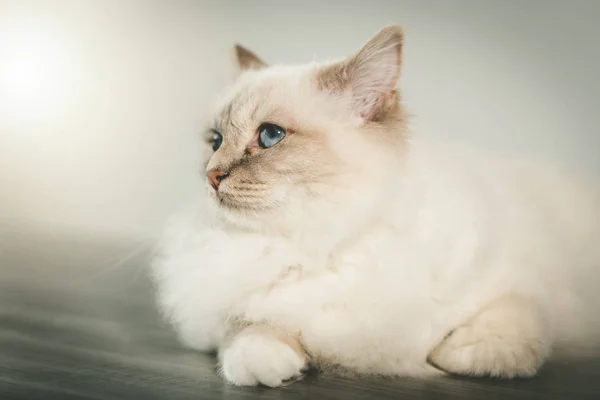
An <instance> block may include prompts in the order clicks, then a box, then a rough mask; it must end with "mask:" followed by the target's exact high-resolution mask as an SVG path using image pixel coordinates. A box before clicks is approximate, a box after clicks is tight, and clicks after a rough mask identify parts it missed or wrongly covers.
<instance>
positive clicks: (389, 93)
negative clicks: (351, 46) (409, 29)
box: [318, 25, 404, 121]
mask: <svg viewBox="0 0 600 400" xmlns="http://www.w3.org/2000/svg"><path fill="white" fill-rule="evenodd" d="M403 41H404V34H403V31H402V28H400V27H399V26H396V25H393V26H388V27H386V28H383V29H382V30H381V31H379V33H377V34H376V35H375V36H374V37H373V38H372V39H371V40H369V42H368V43H367V44H366V45H364V46H363V48H362V49H360V51H359V52H358V53H356V55H354V56H353V57H350V58H349V59H347V60H346V61H344V62H342V63H338V64H334V65H332V66H329V67H326V68H325V69H324V70H323V71H321V73H320V74H319V77H318V80H319V85H320V86H321V87H322V88H324V89H327V90H329V91H332V92H334V93H338V94H342V95H346V96H350V97H351V98H350V106H351V108H352V111H353V112H354V113H355V114H357V115H359V116H361V117H362V118H363V119H364V120H366V121H372V120H376V119H377V118H379V117H381V116H382V115H384V114H385V112H386V111H387V110H388V109H389V108H390V107H391V105H392V104H393V102H394V101H395V93H396V85H397V83H398V79H399V77H400V67H401V64H402V45H403Z"/></svg>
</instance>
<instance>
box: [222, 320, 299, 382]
mask: <svg viewBox="0 0 600 400" xmlns="http://www.w3.org/2000/svg"><path fill="white" fill-rule="evenodd" d="M295 344H296V343H294V342H290V340H289V339H288V338H283V337H279V336H278V335H276V334H274V332H269V331H265V330H263V329H258V330H255V329H251V328H250V329H246V330H245V331H242V332H241V333H240V334H238V335H237V336H236V337H235V338H234V339H233V341H232V342H231V344H230V345H229V346H228V347H227V348H226V349H224V350H223V351H222V353H221V355H220V359H221V371H222V373H223V375H224V376H225V379H227V381H229V382H230V383H233V384H234V385H238V386H257V385H259V384H260V385H265V386H270V387H279V386H281V385H282V384H285V383H287V382H289V381H295V380H298V379H300V378H302V377H303V375H304V372H305V370H306V368H307V357H306V355H305V354H304V353H303V352H302V351H301V348H300V346H296V345H295Z"/></svg>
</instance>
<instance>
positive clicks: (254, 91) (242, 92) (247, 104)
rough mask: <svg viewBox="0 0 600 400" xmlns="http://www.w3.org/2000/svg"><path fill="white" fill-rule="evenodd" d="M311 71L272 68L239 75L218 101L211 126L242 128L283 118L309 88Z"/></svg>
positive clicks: (308, 67)
mask: <svg viewBox="0 0 600 400" xmlns="http://www.w3.org/2000/svg"><path fill="white" fill-rule="evenodd" d="M311 71H312V68H310V66H276V67H269V68H266V69H264V70H260V71H248V72H245V73H243V74H241V75H240V77H239V78H238V79H237V80H236V82H235V83H234V85H233V86H232V87H231V88H230V89H229V90H228V91H227V92H226V93H225V95H224V96H223V97H222V98H221V99H220V101H219V102H218V106H217V112H216V115H215V123H216V124H217V125H218V126H219V127H228V126H232V127H235V128H238V129H243V128H244V125H247V124H249V123H251V122H255V121H256V120H277V119H278V118H285V116H286V114H289V111H290V110H291V109H293V103H294V102H295V101H298V100H299V99H298V98H299V96H301V94H302V93H303V92H306V90H304V89H306V88H307V86H310V82H311V80H310V77H311V75H310V73H311Z"/></svg>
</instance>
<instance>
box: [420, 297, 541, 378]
mask: <svg viewBox="0 0 600 400" xmlns="http://www.w3.org/2000/svg"><path fill="white" fill-rule="evenodd" d="M545 330H546V329H545V326H544V323H543V320H542V319H541V318H540V315H539V313H537V310H536V309H535V306H534V305H533V304H531V303H529V302H527V301H526V300H524V299H521V298H508V299H502V301H499V302H497V303H495V304H493V305H492V306H491V307H489V308H488V309H485V310H484V311H483V312H481V313H480V314H479V315H477V316H476V317H475V318H473V319H472V320H471V321H469V322H468V323H466V324H465V325H463V326H460V327H458V328H457V329H455V330H454V331H453V332H452V333H451V334H450V335H449V336H448V337H446V338H445V339H444V340H443V341H442V342H441V343H440V344H438V345H437V346H436V347H435V348H434V349H433V350H432V351H431V353H430V354H429V357H428V360H429V362H430V363H431V364H432V365H434V366H436V367H438V368H440V369H442V370H443V371H446V372H448V373H452V374H458V375H470V376H492V377H497V378H515V377H531V376H533V375H535V374H536V373H537V371H538V370H539V368H540V367H541V365H542V363H543V362H544V359H545V358H546V356H547V355H548V352H549V348H550V344H549V343H550V341H549V339H548V337H547V336H546V334H545Z"/></svg>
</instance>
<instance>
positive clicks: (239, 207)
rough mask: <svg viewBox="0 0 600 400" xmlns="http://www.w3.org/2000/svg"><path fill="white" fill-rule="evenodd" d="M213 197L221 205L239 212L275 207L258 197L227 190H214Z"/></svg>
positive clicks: (258, 210)
mask: <svg viewBox="0 0 600 400" xmlns="http://www.w3.org/2000/svg"><path fill="white" fill-rule="evenodd" d="M211 197H212V198H213V199H214V200H215V201H216V202H217V204H218V205H219V207H221V208H224V209H226V210H228V211H238V212H260V211H266V210H268V209H271V208H273V206H271V205H269V203H268V202H266V201H260V200H258V199H257V198H256V197H250V198H249V197H248V196H245V195H241V194H236V193H230V192H225V191H220V190H219V191H212V193H211Z"/></svg>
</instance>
